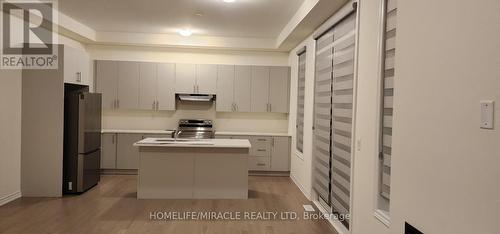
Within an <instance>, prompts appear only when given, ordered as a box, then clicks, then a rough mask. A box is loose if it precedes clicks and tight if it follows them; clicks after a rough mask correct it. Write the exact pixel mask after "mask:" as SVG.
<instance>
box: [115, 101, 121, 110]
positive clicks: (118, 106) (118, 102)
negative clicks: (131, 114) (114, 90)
mask: <svg viewBox="0 0 500 234" xmlns="http://www.w3.org/2000/svg"><path fill="white" fill-rule="evenodd" d="M116 108H118V109H120V99H117V100H116Z"/></svg>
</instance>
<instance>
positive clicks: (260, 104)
mask: <svg viewBox="0 0 500 234" xmlns="http://www.w3.org/2000/svg"><path fill="white" fill-rule="evenodd" d="M251 97H252V100H251V108H250V109H251V111H252V112H268V111H269V67H264V66H254V67H252V85H251Z"/></svg>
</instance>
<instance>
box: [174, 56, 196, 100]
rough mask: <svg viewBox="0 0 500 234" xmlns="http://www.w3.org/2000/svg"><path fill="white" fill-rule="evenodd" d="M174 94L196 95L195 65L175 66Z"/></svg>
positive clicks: (180, 64)
mask: <svg viewBox="0 0 500 234" xmlns="http://www.w3.org/2000/svg"><path fill="white" fill-rule="evenodd" d="M175 92H176V93H196V65H194V64H182V63H179V64H176V65H175Z"/></svg>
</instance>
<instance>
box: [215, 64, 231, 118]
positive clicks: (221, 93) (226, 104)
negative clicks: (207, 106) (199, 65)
mask: <svg viewBox="0 0 500 234" xmlns="http://www.w3.org/2000/svg"><path fill="white" fill-rule="evenodd" d="M217 69H218V75H217V101H216V107H215V108H216V110H217V111H222V112H231V111H236V110H235V105H234V104H235V103H234V75H235V74H234V66H233V65H219V66H218V68H217Z"/></svg>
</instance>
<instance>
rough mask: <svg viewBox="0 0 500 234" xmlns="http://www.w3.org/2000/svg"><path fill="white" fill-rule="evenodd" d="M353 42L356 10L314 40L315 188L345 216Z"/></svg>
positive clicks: (348, 192) (348, 187)
mask: <svg viewBox="0 0 500 234" xmlns="http://www.w3.org/2000/svg"><path fill="white" fill-rule="evenodd" d="M355 42H356V12H355V11H354V12H352V13H350V14H348V15H347V16H346V17H344V18H343V19H342V20H340V21H339V22H338V23H336V24H335V25H334V26H333V27H332V28H331V29H329V30H328V31H326V32H325V33H324V34H322V35H321V36H320V37H318V38H317V41H316V78H315V97H314V140H313V154H314V163H313V188H314V190H315V191H316V193H317V194H318V197H319V199H320V201H321V202H322V203H324V204H326V205H327V206H329V207H330V208H331V210H332V211H333V212H334V213H337V214H341V215H348V214H350V200H351V199H350V198H351V160H352V151H353V146H352V142H353V140H352V131H353V101H354V70H355V51H356V50H355V45H356V43H355ZM343 224H344V225H345V226H346V227H347V228H349V220H345V222H343Z"/></svg>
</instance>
